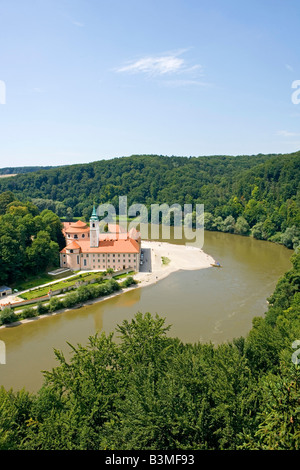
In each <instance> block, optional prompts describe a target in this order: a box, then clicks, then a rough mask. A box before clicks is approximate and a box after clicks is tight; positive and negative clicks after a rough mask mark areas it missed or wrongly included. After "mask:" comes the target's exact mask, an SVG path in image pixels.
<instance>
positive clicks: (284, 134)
mask: <svg viewBox="0 0 300 470" xmlns="http://www.w3.org/2000/svg"><path fill="white" fill-rule="evenodd" d="M277 135H281V136H283V137H298V136H300V133H298V132H289V131H278V132H277Z"/></svg>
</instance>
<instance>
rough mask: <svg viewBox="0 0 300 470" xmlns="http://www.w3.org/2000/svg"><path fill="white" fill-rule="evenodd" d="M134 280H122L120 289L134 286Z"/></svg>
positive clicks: (129, 278) (130, 278)
mask: <svg viewBox="0 0 300 470" xmlns="http://www.w3.org/2000/svg"><path fill="white" fill-rule="evenodd" d="M136 283H137V282H136V280H135V279H133V277H132V276H128V277H127V278H126V279H124V281H123V282H122V283H121V287H129V286H131V285H132V284H136Z"/></svg>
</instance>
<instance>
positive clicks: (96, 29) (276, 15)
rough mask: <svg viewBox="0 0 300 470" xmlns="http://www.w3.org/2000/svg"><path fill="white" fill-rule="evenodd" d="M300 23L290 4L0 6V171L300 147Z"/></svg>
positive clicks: (231, 0)
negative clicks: (297, 87)
mask: <svg viewBox="0 0 300 470" xmlns="http://www.w3.org/2000/svg"><path fill="white" fill-rule="evenodd" d="M299 23H300V2H299V0H251V1H248V0H243V1H241V0H106V1H103V0H26V1H24V0H0V167H6V166H23V165H60V164H71V163H84V162H91V161H95V160H100V159H104V158H113V157H121V156H125V155H131V154H160V155H186V156H190V155H195V156H199V155H219V154H222V155H241V154H249V155H251V154H257V153H286V152H287V153H288V152H294V151H296V150H299V149H300V104H295V103H293V102H292V99H291V97H292V93H293V91H294V92H295V90H293V89H292V83H293V82H295V81H296V80H300V28H299ZM299 84H300V83H299ZM1 97H2V99H1ZM299 97H300V93H299Z"/></svg>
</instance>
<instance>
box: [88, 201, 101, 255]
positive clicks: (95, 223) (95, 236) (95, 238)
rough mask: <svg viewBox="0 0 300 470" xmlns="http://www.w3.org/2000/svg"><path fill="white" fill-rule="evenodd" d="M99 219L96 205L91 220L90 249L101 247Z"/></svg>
mask: <svg viewBox="0 0 300 470" xmlns="http://www.w3.org/2000/svg"><path fill="white" fill-rule="evenodd" d="M99 233H100V232H99V218H98V216H97V212H96V208H95V204H94V206H93V212H92V215H91V218H90V247H91V248H98V246H99Z"/></svg>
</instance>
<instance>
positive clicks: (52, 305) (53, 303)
mask: <svg viewBox="0 0 300 470" xmlns="http://www.w3.org/2000/svg"><path fill="white" fill-rule="evenodd" d="M61 308H64V304H63V303H62V301H61V300H60V299H58V298H57V297H52V298H51V299H50V302H49V312H51V313H52V312H55V311H56V310H60V309H61Z"/></svg>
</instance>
